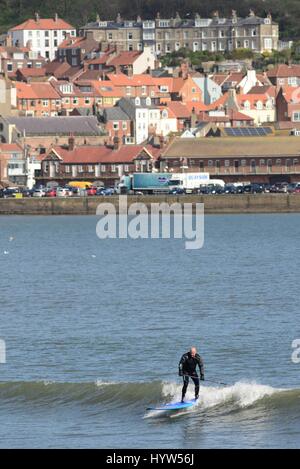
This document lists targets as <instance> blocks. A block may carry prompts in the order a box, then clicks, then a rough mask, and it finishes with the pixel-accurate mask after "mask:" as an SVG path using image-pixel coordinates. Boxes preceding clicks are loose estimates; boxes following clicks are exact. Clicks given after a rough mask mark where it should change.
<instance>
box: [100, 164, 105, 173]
mask: <svg viewBox="0 0 300 469" xmlns="http://www.w3.org/2000/svg"><path fill="white" fill-rule="evenodd" d="M101 171H102V172H103V173H105V171H106V166H105V164H102V165H101Z"/></svg>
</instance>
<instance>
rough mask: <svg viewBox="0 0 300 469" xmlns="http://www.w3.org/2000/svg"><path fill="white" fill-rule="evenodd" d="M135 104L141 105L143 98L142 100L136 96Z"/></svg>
mask: <svg viewBox="0 0 300 469" xmlns="http://www.w3.org/2000/svg"><path fill="white" fill-rule="evenodd" d="M135 105H136V106H140V105H141V100H140V98H139V97H136V98H135Z"/></svg>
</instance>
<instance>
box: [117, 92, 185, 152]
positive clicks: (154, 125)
mask: <svg viewBox="0 0 300 469" xmlns="http://www.w3.org/2000/svg"><path fill="white" fill-rule="evenodd" d="M118 106H119V107H120V108H121V109H122V111H124V112H125V113H126V114H127V115H128V117H129V119H130V120H131V121H132V122H133V132H134V135H133V137H134V141H135V143H136V144H137V145H139V144H141V143H143V142H145V141H146V140H147V139H148V138H149V137H150V136H151V135H161V136H164V137H165V136H166V135H168V134H169V133H171V132H177V119H176V117H175V116H174V115H173V114H172V112H171V111H170V110H168V108H167V107H166V108H162V107H161V106H160V105H159V104H155V103H154V102H153V100H152V99H151V98H150V97H149V96H148V97H147V98H139V97H136V98H122V99H121V100H120V101H119V102H118Z"/></svg>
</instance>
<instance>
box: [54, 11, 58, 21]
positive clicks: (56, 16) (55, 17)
mask: <svg viewBox="0 0 300 469" xmlns="http://www.w3.org/2000/svg"><path fill="white" fill-rule="evenodd" d="M54 21H55V22H56V23H57V21H58V14H57V13H55V15H54Z"/></svg>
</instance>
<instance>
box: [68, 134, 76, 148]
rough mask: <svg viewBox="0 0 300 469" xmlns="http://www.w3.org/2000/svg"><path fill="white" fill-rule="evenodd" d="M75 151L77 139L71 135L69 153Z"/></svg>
mask: <svg viewBox="0 0 300 469" xmlns="http://www.w3.org/2000/svg"><path fill="white" fill-rule="evenodd" d="M74 149H75V137H74V135H70V137H69V151H73V150H74Z"/></svg>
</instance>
